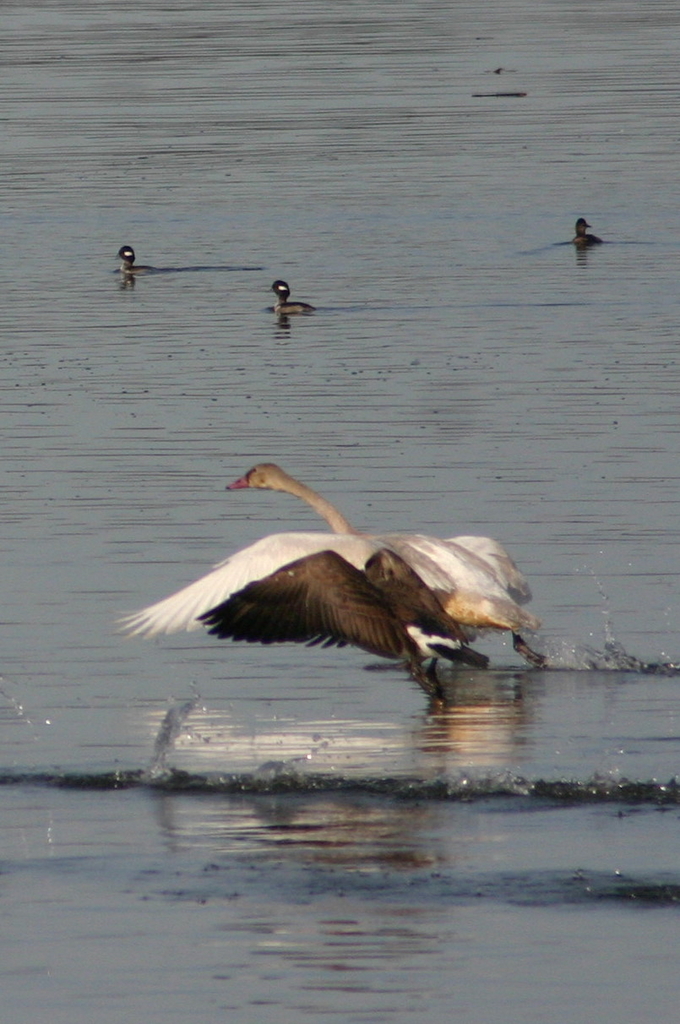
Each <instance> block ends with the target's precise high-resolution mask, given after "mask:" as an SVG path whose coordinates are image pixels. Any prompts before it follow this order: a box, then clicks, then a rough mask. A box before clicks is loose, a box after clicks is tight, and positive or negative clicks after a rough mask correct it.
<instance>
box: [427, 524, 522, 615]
mask: <svg viewBox="0 0 680 1024" xmlns="http://www.w3.org/2000/svg"><path fill="white" fill-rule="evenodd" d="M445 543H446V544H455V545H456V546H457V547H459V548H464V549H465V550H466V551H471V552H472V553H473V554H474V555H476V556H477V557H478V558H481V559H482V560H483V561H484V562H486V564H487V565H488V566H489V567H490V568H491V570H492V572H493V573H494V575H495V576H496V578H497V580H498V582H499V583H500V585H501V586H502V587H503V589H504V590H507V592H508V593H509V594H510V596H511V597H512V598H513V599H514V600H515V601H517V603H518V604H526V602H527V601H530V600H531V588H530V587H529V584H528V582H527V580H526V578H525V577H524V575H523V574H522V573H521V572H520V571H519V569H518V568H517V566H516V565H515V563H514V561H513V560H512V558H511V557H510V555H509V554H508V552H507V551H506V550H505V548H504V547H503V545H502V544H499V542H498V541H497V540H493V538H492V537H448V538H447V539H446V541H445Z"/></svg>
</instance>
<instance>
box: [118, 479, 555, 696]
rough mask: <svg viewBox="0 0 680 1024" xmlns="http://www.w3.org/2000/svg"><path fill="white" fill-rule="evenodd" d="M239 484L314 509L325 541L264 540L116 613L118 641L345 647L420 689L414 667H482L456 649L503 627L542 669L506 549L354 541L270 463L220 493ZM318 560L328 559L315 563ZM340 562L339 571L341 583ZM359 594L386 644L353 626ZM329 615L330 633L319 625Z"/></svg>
mask: <svg viewBox="0 0 680 1024" xmlns="http://www.w3.org/2000/svg"><path fill="white" fill-rule="evenodd" d="M244 487H262V488H268V489H272V490H281V491H285V492H287V493H290V494H294V495H296V496H297V497H299V498H301V499H302V500H304V501H306V502H307V503H308V504H310V505H311V506H312V507H313V508H314V509H315V510H316V511H317V512H319V514H320V515H322V516H323V518H325V519H326V521H327V523H328V525H329V526H330V527H331V529H332V530H333V531H334V532H333V533H280V534H272V535H270V536H268V537H264V538H262V539H261V540H259V541H256V542H255V543H254V544H251V545H250V546H249V547H247V548H244V549H242V550H241V551H237V552H236V553H235V554H233V555H231V556H230V557H229V558H227V559H225V560H224V561H223V562H220V563H219V564H218V565H216V566H215V567H214V569H213V570H212V571H211V572H209V573H208V574H207V575H206V576H203V577H201V578H200V579H199V580H197V581H196V582H195V583H192V584H190V585H189V586H188V587H184V588H183V589H182V590H180V591H178V592H177V593H175V594H172V595H171V596H170V597H167V598H165V599H164V600H162V601H159V602H157V603H156V604H153V605H151V606H149V607H148V608H144V609H142V610H141V611H139V612H136V613H135V614H133V615H130V616H127V617H126V618H125V619H123V620H122V627H123V631H124V632H126V633H128V634H130V635H136V636H156V635H159V634H162V633H174V632H178V631H180V630H193V629H198V628H199V627H200V626H202V625H205V624H207V625H209V626H211V627H212V628H211V630H210V631H211V632H214V633H216V635H218V636H229V637H232V638H234V639H246V640H249V641H251V642H261V643H274V642H277V640H286V639H287V640H297V641H298V642H302V641H304V642H308V643H309V642H312V643H315V642H326V643H336V644H339V645H343V644H347V643H349V644H355V645H356V646H359V647H363V648H364V649H366V650H371V651H373V652H374V653H380V654H383V655H386V656H395V657H406V659H407V660H408V661H409V664H410V666H411V669H412V672H413V674H414V676H415V677H416V678H417V679H418V681H419V682H421V684H423V679H422V678H420V677H419V674H420V675H422V670H416V668H415V666H416V665H419V664H420V661H421V660H422V659H423V658H426V657H431V656H439V655H443V656H445V657H452V652H454V651H457V652H459V655H458V656H459V657H460V658H461V659H462V660H464V661H469V662H472V663H475V664H483V663H485V662H486V659H485V658H484V657H483V656H482V655H478V654H476V652H473V651H470V650H469V648H466V647H465V644H464V641H466V640H470V639H473V638H474V636H475V634H476V631H477V630H478V629H496V630H510V631H511V632H512V634H513V639H514V641H515V646H516V648H517V650H519V651H520V652H521V653H522V654H523V655H524V656H525V657H527V659H528V660H529V661H531V662H532V663H533V664H540V663H541V659H540V656H538V655H535V654H534V652H532V651H531V649H530V648H528V647H527V646H526V645H525V644H524V641H522V639H521V637H519V635H518V631H519V630H520V629H527V628H528V629H532V630H533V629H537V628H538V626H539V625H540V623H539V620H538V619H536V618H535V617H534V616H533V615H530V614H529V613H528V612H526V611H524V610H523V609H522V608H521V607H520V603H521V602H525V601H528V600H529V599H530V597H531V592H530V590H529V586H528V584H527V582H526V580H525V579H524V577H523V576H522V574H521V573H520V572H519V570H518V569H517V567H516V566H515V564H514V562H513V561H512V559H511V558H510V556H509V555H508V553H507V552H506V551H505V549H504V548H503V547H502V546H501V545H500V544H498V543H497V542H496V541H494V540H492V539H491V538H489V537H455V538H450V539H448V540H441V539H439V538H435V537H428V536H425V535H421V534H384V535H377V536H373V535H368V534H360V533H358V532H357V531H356V530H355V529H354V528H353V527H352V526H351V525H350V524H349V523H348V521H347V520H346V519H345V517H344V516H343V515H342V513H341V512H339V511H338V510H337V509H336V508H335V507H334V506H333V505H331V504H330V502H328V501H326V499H324V498H322V497H321V496H320V495H318V494H316V493H315V492H314V491H312V490H311V489H310V488H308V487H306V486H305V485H304V484H302V483H300V482H299V481H297V480H294V479H293V478H292V477H290V476H288V474H286V473H284V472H283V470H281V469H280V468H279V467H278V466H275V465H273V464H262V465H259V466H256V467H255V468H254V469H252V470H251V471H250V472H249V473H248V474H246V476H245V477H242V478H240V479H239V480H236V481H235V482H234V483H233V484H230V485H229V489H238V488H244ZM322 554H324V555H325V556H328V555H329V554H330V556H331V557H330V558H328V557H325V558H321V557H317V556H321V555H322ZM337 556H339V558H338V557H337ZM339 563H344V565H345V566H346V569H345V571H344V575H343V573H342V572H341V571H340V568H339ZM386 565H388V566H389V571H387V570H386V569H385V566H386ZM376 566H377V567H378V568H376ZM324 568H325V569H327V570H328V572H329V574H332V575H333V579H334V581H335V583H334V586H335V591H334V592H335V595H336V599H335V600H334V602H331V604H329V600H330V599H327V597H328V595H327V593H326V591H325V589H324V587H323V585H322V582H321V581H322V577H323V570H324ZM291 573H292V574H293V575H292V576H291ZM409 574H410V577H409ZM358 577H361V578H362V579H363V583H362V584H360V583H359V582H358ZM291 581H293V582H291ZM371 588H373V590H372V591H371ZM376 588H377V589H378V590H379V591H380V595H379V597H377V598H376V597H375V589H376ZM326 589H329V588H326ZM359 591H361V602H363V606H364V611H365V606H366V603H367V602H368V604H369V605H370V604H371V600H370V597H368V596H367V595H368V594H369V593H373V598H374V601H373V604H374V607H373V611H372V615H373V617H374V618H376V617H377V618H378V619H380V620H381V621H382V628H383V629H385V630H387V632H388V633H389V634H390V636H391V637H392V640H391V641H390V642H389V643H388V642H387V641H385V640H384V639H383V641H382V648H381V649H378V646H379V645H378V646H376V644H375V643H374V644H371V643H370V642H369V640H368V638H367V636H368V635H367V633H365V632H364V630H363V627H362V626H360V625H359V624H358V617H359V612H358V611H357V600H358V599H357V593H358V592H359ZM405 593H408V599H407V600H406V599H405V598H404V594H405ZM361 602H360V603H361ZM385 602H387V604H388V605H389V609H388V613H389V614H388V615H387V618H390V619H391V624H390V625H389V626H388V625H386V622H387V618H386V616H385V614H384V608H383V605H384V604H385ZM433 602H434V603H433ZM331 605H332V607H333V608H335V611H333V613H332V615H331V611H330V609H331ZM341 606H342V614H341V613H340V612H339V611H338V609H339V608H340V607H341ZM322 609H324V610H323V611H322ZM364 611H362V612H361V614H362V615H363V614H364ZM435 612H436V613H437V614H436V615H435ZM329 615H330V616H331V618H333V617H334V618H333V623H334V624H329V622H330V620H329ZM442 616H443V618H442ZM395 623H398V624H399V625H398V627H397V626H396V625H395ZM423 623H424V624H425V626H424V630H423ZM320 624H321V625H320ZM322 625H323V628H321V627H322ZM395 631H396V632H395ZM423 632H424V633H425V636H424V637H423V636H422V635H421V634H422V633H423ZM397 634H398V636H399V640H398V642H397V640H395V639H394V637H395V636H396V635H397ZM423 685H424V684H423ZM426 688H427V687H426Z"/></svg>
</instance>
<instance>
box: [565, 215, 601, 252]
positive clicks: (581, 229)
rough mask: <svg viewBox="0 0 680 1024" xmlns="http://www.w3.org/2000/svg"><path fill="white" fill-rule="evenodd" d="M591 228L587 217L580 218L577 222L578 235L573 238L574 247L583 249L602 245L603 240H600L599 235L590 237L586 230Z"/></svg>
mask: <svg viewBox="0 0 680 1024" xmlns="http://www.w3.org/2000/svg"><path fill="white" fill-rule="evenodd" d="M589 227H591V225H590V224H589V223H588V221H587V220H586V219H585V217H579V219H578V220H577V221H576V228H575V230H576V234H575V235H574V237H573V238H572V242H573V243H574V245H578V246H579V247H581V248H583V247H585V246H587V245H602V239H601V238H598V237H597V235H589V234H588V232H587V231H586V228H589Z"/></svg>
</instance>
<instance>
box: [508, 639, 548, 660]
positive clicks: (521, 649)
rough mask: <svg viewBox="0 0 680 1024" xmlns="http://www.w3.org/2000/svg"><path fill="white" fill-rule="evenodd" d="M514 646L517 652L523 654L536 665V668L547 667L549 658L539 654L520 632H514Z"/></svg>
mask: <svg viewBox="0 0 680 1024" xmlns="http://www.w3.org/2000/svg"><path fill="white" fill-rule="evenodd" d="M512 646H513V647H514V649H515V650H516V651H517V653H518V654H521V655H522V657H523V658H525V659H526V660H527V661H528V662H529V664H530V665H533V666H534V668H546V666H547V664H548V659H547V658H546V657H545V656H544V655H543V654H538V652H537V651H534V650H532V649H531V647H529V644H528V643H527V642H526V640H524V638H523V637H521V636H520V635H519V633H513V634H512Z"/></svg>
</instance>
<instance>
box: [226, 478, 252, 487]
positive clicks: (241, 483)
mask: <svg viewBox="0 0 680 1024" xmlns="http://www.w3.org/2000/svg"><path fill="white" fill-rule="evenodd" d="M249 486H250V485H249V483H248V477H247V476H240V477H239V478H238V480H234V482H233V484H227V486H226V487H225V490H226V491H238V490H239V489H240V488H241V487H249Z"/></svg>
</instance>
